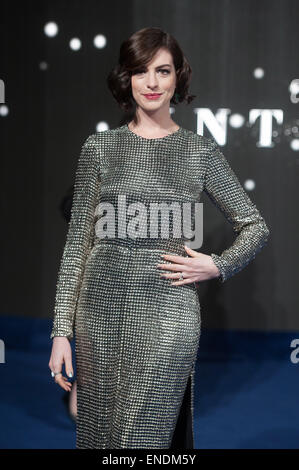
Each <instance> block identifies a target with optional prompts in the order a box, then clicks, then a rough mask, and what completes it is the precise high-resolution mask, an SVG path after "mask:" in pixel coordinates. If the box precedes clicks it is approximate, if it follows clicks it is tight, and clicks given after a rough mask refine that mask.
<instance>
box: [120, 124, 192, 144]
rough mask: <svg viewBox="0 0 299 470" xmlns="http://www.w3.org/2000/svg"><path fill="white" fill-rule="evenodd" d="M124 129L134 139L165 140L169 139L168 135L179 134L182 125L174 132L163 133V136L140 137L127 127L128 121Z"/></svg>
mask: <svg viewBox="0 0 299 470" xmlns="http://www.w3.org/2000/svg"><path fill="white" fill-rule="evenodd" d="M123 127H124V129H125V130H126V131H127V132H128V134H130V135H132V136H133V137H135V138H136V139H138V140H149V141H151V140H154V141H155V140H165V139H169V138H170V137H172V136H175V135H177V134H179V133H180V132H181V131H182V129H183V128H182V127H181V126H180V127H179V128H178V129H177V130H176V131H174V132H171V134H167V135H164V136H163V137H153V138H151V137H142V136H141V135H138V134H135V132H133V131H131V129H129V126H128V123H127V124H125V125H124V126H123Z"/></svg>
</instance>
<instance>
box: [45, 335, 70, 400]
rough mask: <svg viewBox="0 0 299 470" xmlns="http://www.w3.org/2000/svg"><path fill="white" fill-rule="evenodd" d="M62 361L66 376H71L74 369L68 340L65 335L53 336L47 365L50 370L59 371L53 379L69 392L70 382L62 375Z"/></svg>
mask: <svg viewBox="0 0 299 470" xmlns="http://www.w3.org/2000/svg"><path fill="white" fill-rule="evenodd" d="M63 363H64V368H65V372H66V374H67V375H68V377H73V375H74V371H73V366H72V348H71V345H70V342H69V340H68V338H67V337H66V336H54V338H53V344H52V352H51V357H50V361H49V367H50V369H51V371H52V372H60V374H59V375H55V377H54V380H55V382H56V383H57V384H58V385H60V387H61V388H63V389H64V390H66V391H67V392H70V391H71V388H72V383H71V382H68V381H67V380H68V379H67V378H66V377H64V376H63V375H62V364H63ZM70 374H71V375H70Z"/></svg>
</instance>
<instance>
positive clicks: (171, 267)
mask: <svg viewBox="0 0 299 470" xmlns="http://www.w3.org/2000/svg"><path fill="white" fill-rule="evenodd" d="M184 248H185V250H186V252H187V253H188V255H190V256H191V258H189V257H185V256H176V255H161V256H162V257H163V258H164V259H165V260H166V261H168V260H169V261H172V262H173V263H171V264H164V263H163V264H158V265H157V267H158V268H161V269H165V270H167V271H175V272H174V273H173V274H172V273H161V276H162V277H165V278H167V279H176V280H175V281H173V282H171V285H173V286H182V285H184V284H192V283H194V282H195V283H196V282H200V281H207V280H209V279H214V278H216V277H219V276H220V271H219V269H218V268H217V266H216V265H215V263H214V261H213V259H212V257H211V256H209V255H205V254H204V253H199V252H198V251H194V250H192V249H191V248H189V247H188V246H186V245H184ZM181 274H183V278H184V279H183V280H182V281H179V280H178V279H179V278H180V276H181Z"/></svg>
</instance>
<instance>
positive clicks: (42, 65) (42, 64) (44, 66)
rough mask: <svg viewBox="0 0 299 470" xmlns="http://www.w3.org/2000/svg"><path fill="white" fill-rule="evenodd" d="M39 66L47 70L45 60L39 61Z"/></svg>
mask: <svg viewBox="0 0 299 470" xmlns="http://www.w3.org/2000/svg"><path fill="white" fill-rule="evenodd" d="M39 68H40V69H41V70H47V68H48V64H47V62H40V63H39Z"/></svg>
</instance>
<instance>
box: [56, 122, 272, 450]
mask: <svg viewBox="0 0 299 470" xmlns="http://www.w3.org/2000/svg"><path fill="white" fill-rule="evenodd" d="M74 188H75V189H74V198H73V205H72V213H71V220H70V223H69V227H68V234H67V239H66V244H65V247H64V251H63V256H62V259H61V265H60V270H59V273H58V282H57V291H56V298H55V310H54V321H53V329H52V332H51V336H50V337H51V338H53V337H54V336H66V337H68V338H69V339H72V338H73V333H75V338H76V341H75V350H76V366H77V380H78V383H77V385H78V387H77V407H78V415H77V434H76V435H77V440H76V447H77V448H94V449H95V448H97V449H104V448H107V449H121V448H124V449H125V448H127V449H138V448H156V449H157V448H164V449H166V448H171V447H175V446H177V447H184V439H185V437H186V433H187V426H188V422H189V423H190V422H191V438H192V443H193V412H194V371H195V361H196V357H197V350H198V346H199V338H200V332H201V314H200V304H199V300H198V295H197V289H196V285H195V283H193V284H184V285H180V286H179V285H177V286H173V285H171V282H172V280H169V279H167V278H165V277H162V276H161V275H160V273H161V272H164V273H165V272H169V271H165V270H162V271H161V269H159V268H158V267H157V265H158V264H163V263H166V264H169V263H170V261H169V260H164V259H163V258H162V257H161V254H173V255H180V256H188V255H187V252H186V251H185V249H184V244H188V238H186V237H185V235H184V234H182V235H181V236H179V237H177V238H176V237H174V236H172V237H171V231H169V233H170V236H168V237H167V236H166V237H165V236H164V237H163V235H162V234H161V233H160V231H159V229H161V225H162V222H163V223H164V222H165V213H164V215H163V216H162V217H161V218H158V219H157V220H158V224H156V228H157V227H158V233H157V232H154V233H153V230H152V229H153V227H152V225H151V215H152V213H151V212H150V206H151V207H154V206H155V203H156V206H155V207H157V204H158V205H159V204H161V203H164V204H165V203H166V205H168V207H170V205H171V204H172V203H179V204H180V207H182V204H183V203H186V202H188V203H195V202H199V201H200V197H201V194H202V192H203V191H205V192H206V193H207V194H208V196H209V197H210V198H211V200H212V202H213V203H214V204H216V206H217V207H218V208H219V209H220V210H221V211H222V212H223V213H224V215H225V217H226V218H227V219H228V220H229V222H230V223H231V224H232V228H233V230H234V231H235V233H236V238H235V240H234V242H233V244H232V245H231V246H230V247H228V248H227V249H226V250H225V251H223V253H222V254H221V255H217V254H215V253H212V254H211V257H212V259H213V261H214V263H215V264H216V266H217V267H218V268H219V270H220V273H221V275H220V277H219V278H218V279H219V281H220V282H225V281H226V280H228V279H229V278H230V277H231V276H233V275H234V274H236V273H237V272H239V271H240V270H241V269H243V268H244V267H245V266H246V265H247V264H248V263H249V262H250V261H251V260H252V259H253V258H255V255H256V253H257V252H258V251H259V250H260V249H261V248H262V247H263V246H264V245H265V244H266V242H267V239H268V236H269V229H268V227H267V225H266V223H265V221H264V219H263V217H262V216H261V214H260V213H259V211H258V209H257V208H256V206H255V205H254V204H253V203H252V201H251V200H250V198H249V197H248V195H247V193H246V192H245V191H244V189H243V188H242V186H241V184H240V183H239V181H238V179H237V177H236V175H235V173H234V172H233V170H232V169H231V167H230V166H229V164H228V161H227V160H226V158H225V157H224V155H223V154H222V152H221V151H220V149H219V147H218V146H217V144H216V142H215V140H214V139H210V138H207V137H204V136H200V135H198V134H196V133H194V132H192V131H190V130H187V129H184V128H182V127H180V128H179V129H178V130H177V131H175V132H174V133H172V134H169V135H167V136H165V137H162V138H155V139H148V138H145V137H141V136H138V135H137V134H135V133H134V132H133V131H131V130H130V129H129V128H128V126H127V125H126V124H125V125H123V126H121V127H118V128H116V129H110V130H107V131H104V132H97V133H95V134H92V135H90V136H89V137H88V138H87V140H86V141H85V143H84V145H83V147H82V150H81V153H80V158H79V161H78V167H77V172H76V178H75V187H74ZM191 212H192V218H193V221H194V211H191ZM170 222H171V223H170V228H171V227H172V226H173V225H174V224H173V221H171V220H170ZM150 230H151V231H150ZM104 234H106V236H105V237H104ZM185 242H187V243H185ZM191 248H192V246H191ZM182 410H184V412H183V413H182ZM188 413H189V418H190V419H189V421H188ZM189 429H190V428H189ZM185 431H186V432H185ZM184 436H185V437H184ZM180 439H181V440H180ZM189 442H190V441H189ZM189 447H191V448H192V445H191V446H190V445H189Z"/></svg>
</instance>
